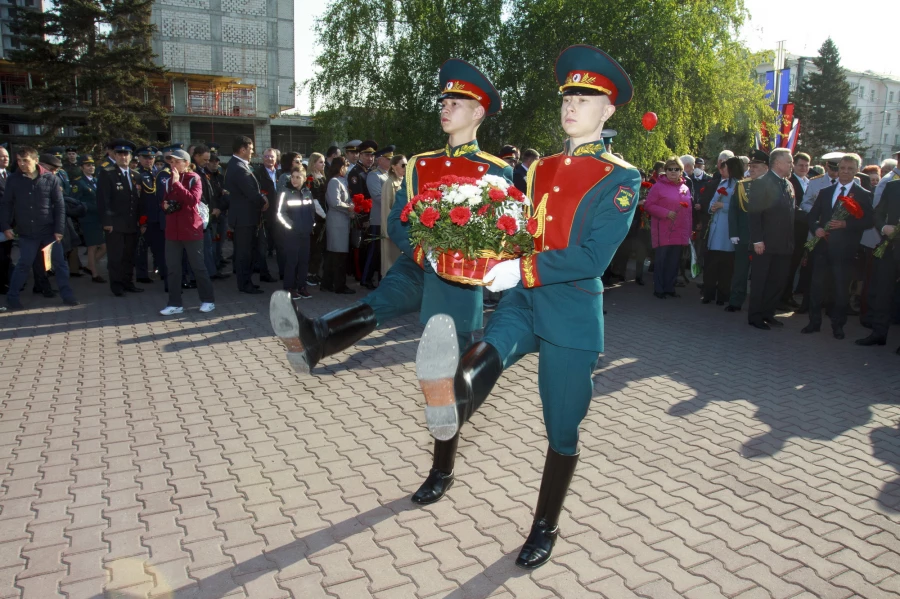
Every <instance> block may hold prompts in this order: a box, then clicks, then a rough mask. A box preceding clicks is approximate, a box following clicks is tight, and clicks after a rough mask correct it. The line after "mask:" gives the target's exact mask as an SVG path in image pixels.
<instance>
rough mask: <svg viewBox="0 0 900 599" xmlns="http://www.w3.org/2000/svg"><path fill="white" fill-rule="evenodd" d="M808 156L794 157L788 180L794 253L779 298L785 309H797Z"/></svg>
mask: <svg viewBox="0 0 900 599" xmlns="http://www.w3.org/2000/svg"><path fill="white" fill-rule="evenodd" d="M807 175H809V154H804V153H803V152H800V153H799V154H797V155H796V156H794V172H793V173H791V178H790V179H789V181H790V183H791V187H793V188H794V253H793V254H792V255H791V267H790V273H789V274H788V280H787V284H786V285H785V286H784V293H783V294H782V296H781V303H782V304H783V305H784V306H785V307H786V308H791V309H795V308H799V307H800V304H798V303H797V302H796V301H795V300H794V275H795V274H796V273H797V269H798V268H799V267H800V262H802V261H803V252H804V251H805V248H804V247H803V244H804V243H806V237H807V235H808V234H809V225H808V224H807V222H806V212H805V211H804V210H803V209H802V208H801V207H800V205H801V204H802V203H803V196H804V195H805V194H806V186H807V185H809V177H808V176H807Z"/></svg>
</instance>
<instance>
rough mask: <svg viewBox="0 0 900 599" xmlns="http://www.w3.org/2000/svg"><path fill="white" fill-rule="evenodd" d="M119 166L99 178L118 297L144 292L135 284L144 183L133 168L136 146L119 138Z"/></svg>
mask: <svg viewBox="0 0 900 599" xmlns="http://www.w3.org/2000/svg"><path fill="white" fill-rule="evenodd" d="M112 146H113V154H114V156H115V161H116V162H115V165H114V166H113V168H112V170H110V169H108V168H107V169H106V170H102V171H100V175H99V177H98V179H97V209H98V212H99V213H100V222H101V223H103V230H104V231H106V251H107V268H108V269H109V287H110V289H111V290H112V292H113V295H115V296H116V297H122V296H123V295H125V292H126V291H128V292H131V293H138V292H142V291H143V289H141V288H139V287H136V286H135V284H134V278H133V277H134V258H135V251H136V250H137V242H138V234H139V233H140V232H141V230H142V229H143V228H144V227H143V226H142V225H140V218H141V215H143V214H144V210H143V207H142V206H141V180H140V178H139V177H138V175H137V173H135V172H134V171H132V170H131V168H129V164H130V162H131V154H132V152H134V144H133V143H131V142H130V141H128V140H125V139H118V140H115V142H114V143H113V144H112Z"/></svg>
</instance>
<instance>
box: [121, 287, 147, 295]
mask: <svg viewBox="0 0 900 599" xmlns="http://www.w3.org/2000/svg"><path fill="white" fill-rule="evenodd" d="M123 289H125V291H128V292H130V293H144V290H143V288H141V287H135V286H134V285H126V286H125V287H124V288H123Z"/></svg>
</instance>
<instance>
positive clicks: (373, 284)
mask: <svg viewBox="0 0 900 599" xmlns="http://www.w3.org/2000/svg"><path fill="white" fill-rule="evenodd" d="M362 286H363V287H365V288H366V289H377V287H376V286H375V283H363V284H362Z"/></svg>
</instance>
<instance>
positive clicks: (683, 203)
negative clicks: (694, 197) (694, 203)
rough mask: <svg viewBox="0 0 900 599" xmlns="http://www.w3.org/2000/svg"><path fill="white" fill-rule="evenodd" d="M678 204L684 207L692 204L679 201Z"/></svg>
mask: <svg viewBox="0 0 900 599" xmlns="http://www.w3.org/2000/svg"><path fill="white" fill-rule="evenodd" d="M678 205H679V206H681V207H682V208H690V207H691V205H690V204H688V203H687V202H678Z"/></svg>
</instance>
